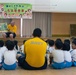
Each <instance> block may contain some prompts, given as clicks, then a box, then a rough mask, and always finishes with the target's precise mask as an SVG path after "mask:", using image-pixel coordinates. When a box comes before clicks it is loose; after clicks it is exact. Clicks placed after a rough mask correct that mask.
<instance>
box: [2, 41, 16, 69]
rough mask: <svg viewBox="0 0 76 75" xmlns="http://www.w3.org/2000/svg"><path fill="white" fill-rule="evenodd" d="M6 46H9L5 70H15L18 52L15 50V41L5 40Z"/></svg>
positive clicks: (5, 59)
mask: <svg viewBox="0 0 76 75" xmlns="http://www.w3.org/2000/svg"><path fill="white" fill-rule="evenodd" d="M5 46H6V47H7V49H8V50H7V51H6V52H5V53H4V63H3V68H4V69H5V70H15V69H16V67H17V65H16V52H15V50H14V42H13V41H10V40H7V41H6V42H5Z"/></svg>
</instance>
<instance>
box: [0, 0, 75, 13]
mask: <svg viewBox="0 0 76 75" xmlns="http://www.w3.org/2000/svg"><path fill="white" fill-rule="evenodd" d="M5 2H6V3H31V4H32V5H33V11H35V12H37V11H38V12H70V13H76V10H75V9H76V0H0V3H5Z"/></svg>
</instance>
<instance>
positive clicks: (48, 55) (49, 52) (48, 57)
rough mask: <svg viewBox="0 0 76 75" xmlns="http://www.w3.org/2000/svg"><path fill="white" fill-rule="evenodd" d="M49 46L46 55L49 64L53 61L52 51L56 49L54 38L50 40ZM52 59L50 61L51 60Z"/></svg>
mask: <svg viewBox="0 0 76 75" xmlns="http://www.w3.org/2000/svg"><path fill="white" fill-rule="evenodd" d="M48 45H49V46H48V48H47V53H46V57H47V62H48V65H49V63H51V61H50V60H52V58H50V55H51V52H52V51H53V50H54V40H49V41H48ZM49 61H50V62H49Z"/></svg>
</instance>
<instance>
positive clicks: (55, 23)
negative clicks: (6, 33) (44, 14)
mask: <svg viewBox="0 0 76 75" xmlns="http://www.w3.org/2000/svg"><path fill="white" fill-rule="evenodd" d="M70 24H76V14H75V13H52V19H51V26H52V36H69V35H70Z"/></svg>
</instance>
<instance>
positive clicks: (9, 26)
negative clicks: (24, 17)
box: [7, 24, 17, 34]
mask: <svg viewBox="0 0 76 75" xmlns="http://www.w3.org/2000/svg"><path fill="white" fill-rule="evenodd" d="M7 28H8V29H9V31H10V32H14V33H15V34H16V31H17V26H16V25H14V26H11V24H9V25H8V26H7Z"/></svg>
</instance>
